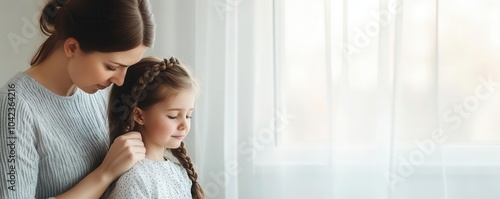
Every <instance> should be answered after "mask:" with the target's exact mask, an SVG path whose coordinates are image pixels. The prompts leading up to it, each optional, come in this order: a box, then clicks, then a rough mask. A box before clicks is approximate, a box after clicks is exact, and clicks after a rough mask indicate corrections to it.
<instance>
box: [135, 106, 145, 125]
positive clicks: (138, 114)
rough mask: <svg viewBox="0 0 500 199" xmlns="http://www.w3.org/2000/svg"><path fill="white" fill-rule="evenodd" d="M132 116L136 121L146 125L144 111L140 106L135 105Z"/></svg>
mask: <svg viewBox="0 0 500 199" xmlns="http://www.w3.org/2000/svg"><path fill="white" fill-rule="evenodd" d="M132 117H134V121H135V122H136V123H137V124H139V125H141V126H142V125H144V123H145V122H144V111H143V110H142V109H140V108H137V107H135V109H134V112H133V113H132Z"/></svg>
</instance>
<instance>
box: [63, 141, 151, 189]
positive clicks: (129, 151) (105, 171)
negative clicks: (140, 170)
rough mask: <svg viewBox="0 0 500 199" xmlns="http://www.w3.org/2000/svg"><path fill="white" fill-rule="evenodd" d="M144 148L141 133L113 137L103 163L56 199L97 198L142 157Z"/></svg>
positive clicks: (144, 151)
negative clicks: (113, 139)
mask: <svg viewBox="0 0 500 199" xmlns="http://www.w3.org/2000/svg"><path fill="white" fill-rule="evenodd" d="M145 153H146V149H145V148H144V144H143V142H142V137H141V134H140V133H138V132H130V133H127V134H125V135H122V136H120V137H118V138H116V139H115V141H114V142H113V144H112V145H111V147H110V150H109V152H108V154H106V157H105V158H104V161H103V163H102V164H101V165H100V166H99V167H98V168H97V169H96V170H94V171H93V172H91V173H90V174H89V175H87V176H86V177H85V178H84V179H83V180H82V181H80V182H79V183H78V184H77V185H76V186H75V187H73V188H72V189H70V190H68V191H67V192H65V193H63V194H61V195H58V196H57V199H66V198H67V199H79V198H81V199H90V198H92V199H94V198H99V197H101V195H102V194H103V193H104V191H105V190H106V188H108V186H109V185H110V184H111V183H112V182H113V181H114V180H116V179H117V178H118V177H119V176H120V175H122V174H123V173H125V172H126V171H127V170H129V169H130V168H131V167H132V166H133V165H134V164H135V163H136V162H137V161H139V160H142V159H144V157H145Z"/></svg>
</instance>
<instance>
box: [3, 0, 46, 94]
mask: <svg viewBox="0 0 500 199" xmlns="http://www.w3.org/2000/svg"><path fill="white" fill-rule="evenodd" d="M41 4H42V1H39V0H16V1H2V2H1V3H0V19H1V25H0V36H1V39H0V42H1V45H0V85H3V84H5V82H7V80H8V79H9V78H11V77H12V76H13V75H14V74H16V73H18V72H20V71H24V70H26V69H27V68H28V67H29V61H30V59H31V57H32V56H33V54H34V53H35V52H36V50H37V48H38V46H39V45H40V44H41V42H42V40H43V37H42V34H41V32H40V31H39V28H38V17H39V15H40V11H39V10H40V7H41Z"/></svg>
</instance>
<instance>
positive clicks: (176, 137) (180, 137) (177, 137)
mask: <svg viewBox="0 0 500 199" xmlns="http://www.w3.org/2000/svg"><path fill="white" fill-rule="evenodd" d="M172 137H173V138H175V139H182V138H184V137H185V136H184V135H177V136H172Z"/></svg>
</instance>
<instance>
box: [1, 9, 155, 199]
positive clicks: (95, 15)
mask: <svg viewBox="0 0 500 199" xmlns="http://www.w3.org/2000/svg"><path fill="white" fill-rule="evenodd" d="M151 16H152V14H151V12H150V6H149V3H148V1H147V0H105V1H104V0H52V1H49V2H48V3H47V4H46V5H45V7H44V8H43V10H42V16H41V17H40V28H41V30H42V32H43V33H44V34H45V35H47V36H48V38H47V39H46V40H45V42H44V43H43V44H42V45H41V46H40V48H39V49H38V52H37V53H36V54H35V56H34V57H33V59H32V61H31V68H29V69H28V70H27V71H25V72H20V73H18V74H17V75H16V76H14V77H13V78H12V79H10V80H8V81H7V84H6V85H4V86H3V87H1V88H0V171H1V172H0V198H48V197H54V196H57V198H58V199H64V198H71V199H75V198H99V197H100V196H101V195H102V193H103V192H104V191H105V190H106V188H107V187H108V186H109V185H110V184H111V182H113V181H114V180H115V179H116V178H118V176H120V175H121V174H123V173H124V172H125V171H127V170H128V169H130V168H131V167H132V165H134V164H135V162H137V161H138V160H141V159H143V158H144V156H145V148H144V146H143V143H142V141H141V136H140V134H139V133H138V132H131V133H128V134H125V135H123V136H120V137H119V138H116V139H115V141H114V142H113V144H112V145H111V146H109V137H108V133H107V127H108V126H107V125H106V124H107V121H106V113H105V111H106V94H105V93H104V92H103V91H99V90H102V89H104V88H106V87H108V86H109V85H110V84H115V85H118V86H119V85H121V84H122V83H123V79H124V76H125V73H126V70H127V66H129V65H132V64H134V63H137V62H138V61H139V60H140V59H141V58H142V56H143V53H144V51H145V50H146V48H147V47H150V46H151V45H152V44H153V30H154V28H153V25H154V23H153V19H152V17H151ZM108 147H110V148H109V151H108ZM107 151H108V152H107ZM106 152H107V154H106Z"/></svg>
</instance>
